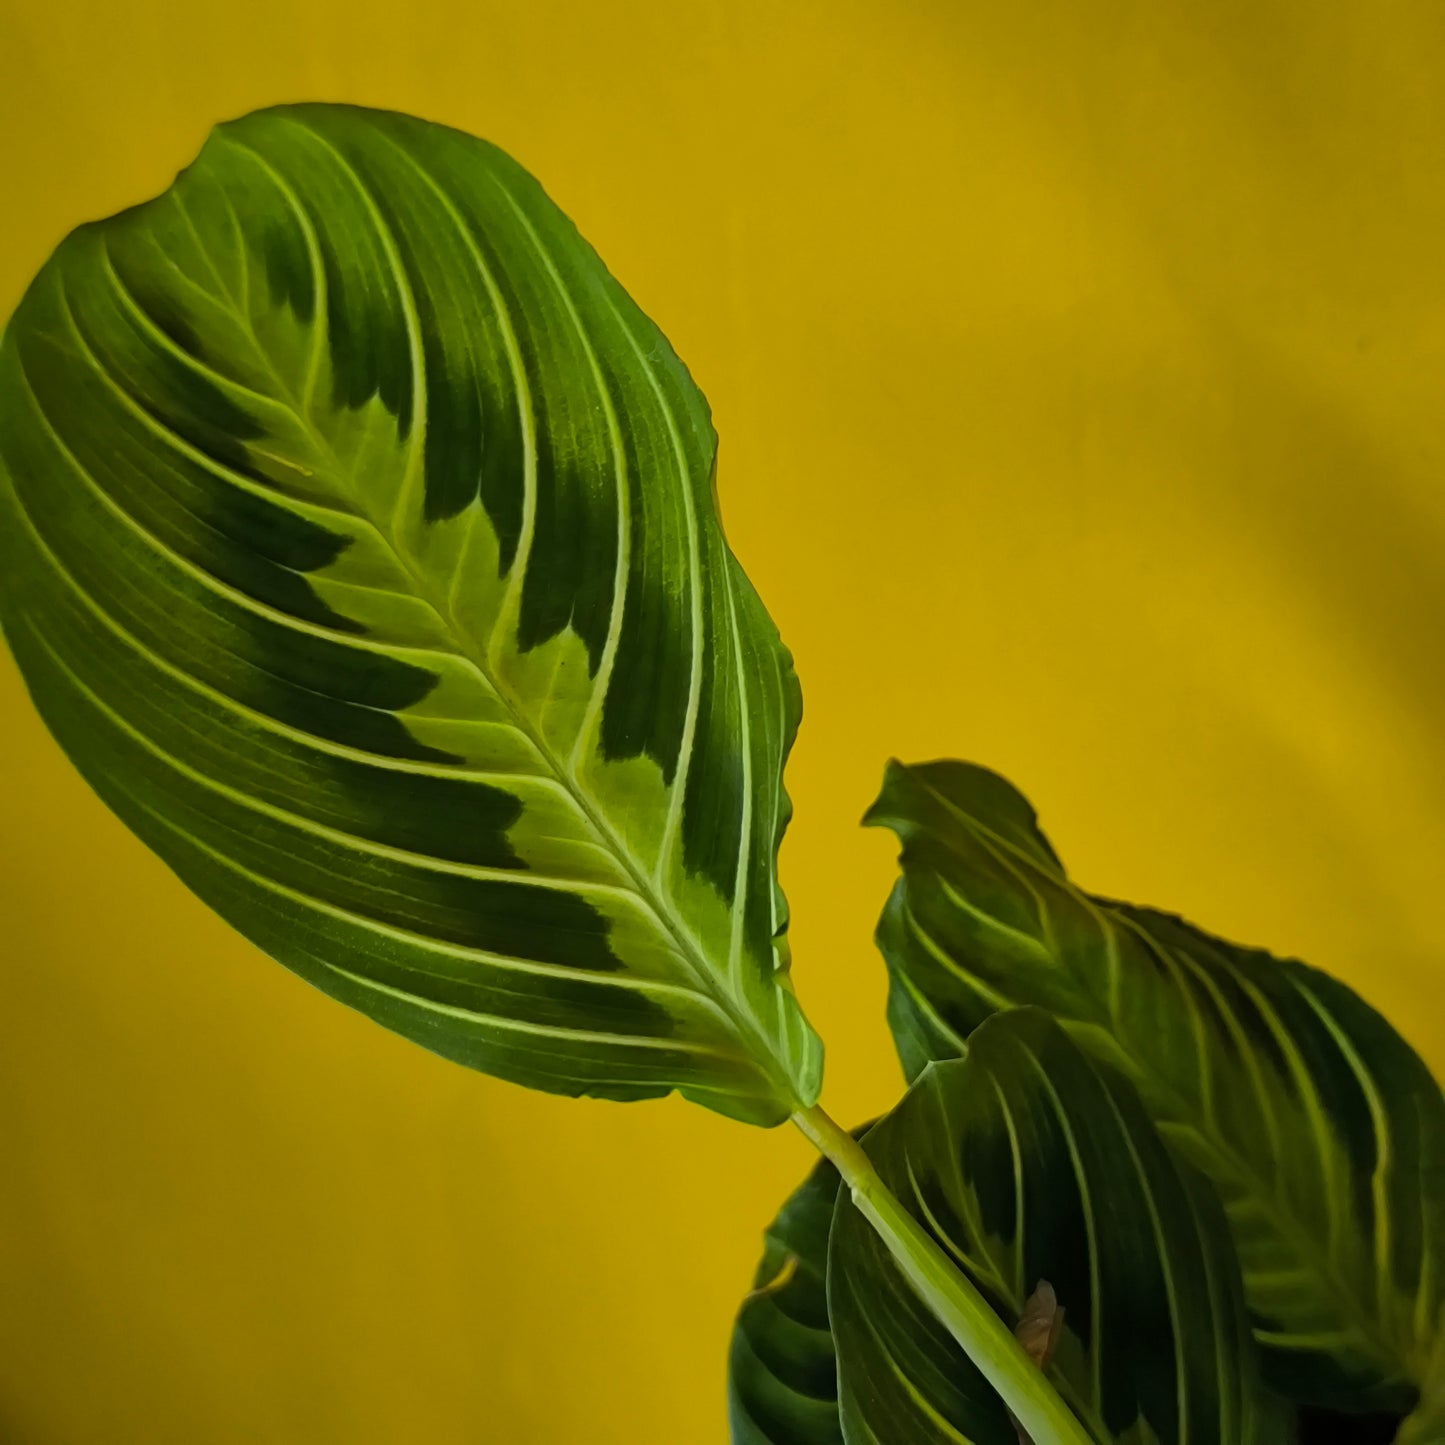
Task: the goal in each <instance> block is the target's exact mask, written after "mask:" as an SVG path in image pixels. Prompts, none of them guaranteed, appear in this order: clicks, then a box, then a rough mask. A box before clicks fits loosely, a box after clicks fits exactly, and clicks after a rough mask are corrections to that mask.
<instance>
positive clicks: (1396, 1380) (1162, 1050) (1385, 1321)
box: [869, 762, 1445, 1411]
mask: <svg viewBox="0 0 1445 1445" xmlns="http://www.w3.org/2000/svg"><path fill="white" fill-rule="evenodd" d="M869 820H870V821H872V822H875V823H882V824H886V825H887V826H889V827H891V828H893V829H894V830H895V831H896V832H897V833H898V835H899V837H900V838H901V839H902V842H903V874H902V878H901V879H900V881H899V883H898V885H897V886H896V888H895V889H894V892H893V896H892V897H891V898H890V900H889V902H888V905H887V908H886V909H885V911H884V914H883V919H882V922H881V924H880V926H879V934H878V938H879V943H880V946H881V947H882V949H883V952H884V955H885V957H886V958H887V960H888V965H889V970H890V975H891V994H890V1005H889V1012H890V1018H891V1022H892V1025H893V1031H894V1036H895V1038H896V1039H897V1042H898V1047H899V1051H900V1053H901V1054H902V1056H903V1060H904V1066H905V1068H906V1070H907V1071H908V1072H909V1073H910V1074H916V1073H917V1072H918V1071H920V1070H921V1069H923V1068H924V1067H925V1065H926V1064H927V1063H928V1062H929V1061H930V1060H932V1059H945V1058H950V1057H954V1056H956V1055H958V1054H959V1053H961V1052H962V1051H963V1050H964V1048H965V1041H966V1040H967V1039H968V1038H969V1036H970V1034H971V1033H972V1031H973V1030H974V1029H975V1028H976V1027H978V1025H979V1024H980V1023H981V1022H982V1021H983V1020H985V1019H986V1018H988V1017H989V1016H990V1015H991V1014H993V1013H994V1012H995V1011H996V1010H999V1009H1005V1008H1010V1007H1012V1006H1014V1005H1017V1004H1036V1005H1039V1006H1041V1007H1043V1008H1045V1009H1047V1010H1048V1011H1049V1012H1050V1013H1051V1014H1052V1015H1053V1016H1054V1017H1055V1018H1057V1019H1058V1020H1060V1021H1061V1022H1062V1023H1063V1024H1064V1025H1065V1026H1066V1027H1067V1028H1068V1029H1069V1030H1070V1032H1071V1033H1072V1034H1073V1036H1074V1037H1075V1038H1076V1039H1077V1040H1078V1042H1079V1043H1080V1044H1081V1045H1082V1046H1083V1047H1084V1048H1085V1049H1086V1050H1087V1051H1088V1052H1089V1053H1090V1054H1091V1055H1092V1056H1093V1057H1094V1058H1096V1059H1098V1060H1100V1061H1103V1062H1105V1063H1106V1064H1108V1065H1109V1066H1110V1067H1112V1068H1114V1069H1115V1070H1117V1071H1118V1072H1119V1073H1120V1074H1121V1075H1123V1076H1124V1077H1126V1078H1128V1079H1129V1080H1131V1081H1132V1082H1133V1083H1134V1085H1135V1086H1136V1087H1137V1088H1138V1090H1139V1093H1140V1095H1141V1096H1142V1098H1143V1100H1144V1102H1145V1105H1146V1106H1147V1107H1148V1109H1149V1111H1150V1113H1151V1115H1152V1116H1153V1118H1154V1119H1155V1120H1156V1122H1157V1123H1158V1124H1159V1126H1160V1128H1161V1130H1162V1132H1163V1133H1164V1136H1165V1138H1166V1139H1167V1140H1168V1141H1169V1143H1170V1144H1171V1145H1172V1146H1174V1148H1175V1149H1176V1150H1177V1151H1178V1152H1179V1154H1180V1155H1181V1157H1183V1158H1185V1159H1187V1160H1189V1161H1190V1162H1191V1163H1193V1164H1194V1165H1195V1166H1196V1167H1198V1168H1199V1169H1201V1170H1202V1171H1203V1172H1204V1173H1205V1174H1207V1175H1208V1176H1209V1178H1210V1179H1212V1180H1213V1181H1214V1183H1215V1185H1216V1187H1217V1188H1218V1189H1219V1191H1220V1193H1221V1195H1222V1197H1223V1199H1224V1204H1225V1208H1226V1210H1227V1211H1228V1214H1229V1218H1230V1221H1231V1224H1232V1226H1233V1230H1234V1236H1235V1240H1236V1244H1237V1247H1238V1249H1239V1252H1240V1256H1241V1260H1242V1264H1243V1267H1244V1275H1245V1283H1246V1289H1247V1294H1248V1299H1249V1304H1250V1309H1251V1313H1252V1316H1253V1319H1254V1324H1255V1331H1256V1336H1257V1338H1258V1340H1259V1341H1260V1343H1261V1344H1262V1345H1263V1346H1264V1347H1265V1351H1266V1355H1265V1366H1266V1372H1267V1374H1268V1376H1269V1377H1270V1378H1271V1380H1272V1381H1273V1382H1274V1383H1275V1384H1276V1385H1277V1386H1278V1387H1279V1388H1280V1389H1282V1390H1283V1391H1285V1392H1287V1393H1288V1394H1289V1395H1291V1396H1292V1397H1293V1398H1296V1399H1300V1400H1303V1401H1308V1402H1313V1403H1316V1404H1319V1405H1325V1406H1331V1407H1335V1408H1341V1409H1365V1408H1376V1409H1382V1410H1398V1411H1405V1410H1409V1409H1410V1408H1411V1406H1412V1404H1413V1402H1414V1399H1415V1397H1416V1394H1417V1391H1418V1387H1419V1386H1420V1384H1421V1383H1422V1381H1423V1380H1424V1379H1425V1376H1426V1371H1427V1368H1428V1363H1429V1361H1430V1359H1431V1357H1432V1351H1434V1350H1435V1349H1436V1348H1437V1347H1438V1344H1437V1338H1438V1331H1439V1321H1440V1318H1441V1307H1442V1301H1445V1100H1442V1095H1441V1090H1440V1086H1439V1085H1438V1084H1437V1083H1436V1082H1435V1080H1434V1079H1432V1078H1431V1076H1430V1073H1429V1071H1428V1070H1427V1069H1426V1068H1425V1066H1424V1064H1423V1063H1422V1062H1421V1061H1420V1059H1419V1058H1418V1057H1417V1056H1416V1054H1415V1053H1414V1052H1413V1051H1412V1050H1411V1049H1410V1047H1409V1046H1408V1045H1407V1044H1406V1043H1405V1042H1404V1040H1402V1039H1401V1038H1400V1036H1399V1035H1398V1034H1397V1033H1396V1032H1395V1031H1394V1030H1393V1029H1392V1028H1391V1027H1390V1025H1389V1024H1388V1023H1387V1022H1386V1021H1385V1020H1384V1019H1383V1018H1381V1017H1380V1015H1379V1014H1378V1013H1376V1012H1375V1011H1374V1010H1373V1009H1371V1008H1370V1007H1369V1006H1368V1005H1367V1004H1365V1003H1364V1002H1363V1001H1362V1000H1361V999H1360V998H1359V997H1358V996H1356V995H1355V994H1354V993H1353V992H1351V991H1350V990H1349V989H1348V988H1346V987H1344V985H1342V984H1340V983H1339V982H1337V981H1336V980H1334V979H1332V978H1329V977H1327V976H1326V975H1324V974H1322V973H1320V972H1318V971H1317V970H1315V969H1312V968H1308V967H1306V966H1305V965H1304V964H1301V963H1298V962H1295V961H1293V960H1280V959H1275V958H1272V957H1270V956H1269V955H1268V954H1265V953H1263V952H1260V951H1258V950H1255V949H1247V948H1240V947H1237V946H1236V945H1234V944H1230V943H1225V942H1223V941H1221V940H1219V939H1216V938H1211V937H1209V936H1208V935H1206V934H1204V933H1201V932H1200V931H1198V930H1197V929H1195V928H1192V927H1191V926H1190V925H1188V924H1186V923H1184V922H1182V921H1181V920H1180V919H1178V918H1174V917H1171V916H1169V915H1166V914H1162V913H1157V912H1152V911H1149V910H1145V909H1138V908H1132V907H1129V906H1127V905H1125V904H1120V903H1115V902H1112V901H1110V900H1107V899H1101V898H1096V897H1091V896H1090V895H1088V894H1086V893H1084V892H1083V891H1081V890H1080V889H1079V888H1077V887H1076V886H1075V885H1074V884H1073V883H1071V882H1070V881H1069V879H1068V878H1067V877H1066V875H1065V873H1064V870H1063V867H1062V865H1061V864H1060V863H1059V860H1058V858H1057V857H1056V855H1055V854H1054V852H1053V849H1052V848H1051V847H1050V846H1049V844H1048V842H1047V840H1046V839H1045V838H1044V836H1043V834H1042V833H1041V832H1040V831H1039V828H1038V826H1037V823H1036V820H1035V816H1034V812H1033V810H1032V808H1030V806H1029V805H1028V803H1027V802H1026V801H1025V800H1024V798H1023V797H1021V796H1020V795H1019V793H1018V792H1016V791H1015V790H1014V789H1013V788H1012V787H1011V786H1010V785H1009V784H1008V783H1006V782H1005V781H1004V780H1003V779H1002V778H999V777H997V776H996V775H995V774H993V773H990V772H987V771H986V770H984V769H982V768H976V767H971V766H968V765H966V764H963V763H955V762H937V763H928V764H924V765H921V766H917V767H904V766H902V765H900V764H896V763H895V764H893V765H892V766H891V767H890V768H889V771H888V775H887V779H886V782H885V784H884V789H883V794H882V796H881V797H880V799H879V800H878V802H877V803H876V804H875V805H874V807H873V809H872V811H871V813H870V814H869Z"/></svg>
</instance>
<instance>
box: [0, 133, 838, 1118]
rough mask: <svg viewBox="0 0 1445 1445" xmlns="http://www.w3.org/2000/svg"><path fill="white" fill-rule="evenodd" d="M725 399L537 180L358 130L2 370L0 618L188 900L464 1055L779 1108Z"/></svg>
mask: <svg viewBox="0 0 1445 1445" xmlns="http://www.w3.org/2000/svg"><path fill="white" fill-rule="evenodd" d="M715 444H716V442H715V437H714V434H713V431H712V428H711V425H710V422H709V420H708V414H707V408H706V404H705V403H704V401H703V398H702V396H701V394H700V393H699V392H698V390H697V388H696V387H695V386H693V384H692V382H691V381H690V379H689V377H688V375H687V373H686V371H685V370H684V369H683V367H682V365H681V363H680V362H679V361H678V360H677V358H676V357H675V356H674V355H673V353H672V352H671V350H670V349H669V348H668V346H667V343H666V342H665V341H664V339H663V338H662V336H661V335H660V334H659V332H658V331H657V329H656V328H655V327H654V326H652V325H651V323H649V322H648V321H647V319H646V318H645V317H644V316H642V314H641V313H640V312H639V311H638V309H637V308H636V307H635V306H634V305H633V304H632V302H631V301H630V300H629V299H628V297H627V296H626V295H625V293H624V292H623V291H622V289H621V288H620V287H619V286H618V285H617V283H616V282H615V281H614V280H613V279H612V278H611V276H609V275H608V273H607V272H606V270H605V269H604V267H603V266H602V264H601V262H600V261H599V260H598V259H597V257H596V255H595V254H594V253H593V251H592V250H591V249H590V247H588V246H587V244H586V243H585V242H584V241H582V240H581V238H580V237H579V236H578V235H577V233H576V231H575V230H574V229H573V228H572V226H571V225H570V223H569V222H568V221H567V220H566V218H565V217H563V216H562V215H561V213H560V212H559V211H558V210H557V209H556V208H555V207H554V206H553V205H552V204H551V202H550V201H549V200H548V199H547V198H546V196H545V195H544V194H543V193H542V191H541V189H540V188H539V187H538V186H537V184H536V183H535V182H534V181H533V180H532V179H531V178H530V177H529V176H528V175H527V174H526V173H525V172H524V171H522V170H521V168H520V167H518V166H517V165H515V164H514V163H513V162H512V161H510V160H509V159H508V158H507V157H506V156H505V155H503V154H502V153H501V152H499V151H497V150H496V149H494V148H493V147H491V146H488V145H485V144H484V143H482V142H480V141H476V140H473V139H472V138H470V137H467V136H464V135H462V134H460V133H458V132H455V131H451V130H448V129H445V128H443V127H440V126H433V125H428V124H425V123H424V122H421V121H417V120H413V119H411V118H409V117H404V116H398V115H393V114H388V113H383V112H376V111H364V110H359V109H355V108H351V107H341V106H296V107H284V108H281V109H277V110H271V111H265V112H260V113H257V114H255V115H252V116H249V117H247V118H245V119H243V120H241V121H237V122H235V123H233V124H230V125H226V126H223V127H221V128H220V129H219V130H217V131H216V132H215V133H214V135H213V136H212V138H211V140H210V141H209V142H208V143H207V145H206V147H205V149H204V150H203V152H202V153H201V155H200V157H199V158H198V159H197V161H196V162H195V163H194V164H193V165H192V166H191V167H189V168H188V169H187V170H186V171H185V172H184V173H183V174H182V175H181V176H180V177H179V178H178V179H177V181H176V183H175V185H174V186H173V187H172V188H171V189H170V190H169V191H167V192H166V193H165V194H164V195H163V196H161V197H159V198H158V199H157V200H155V201H152V202H150V203H148V204H146V205H144V206H140V207H138V208H135V209H133V210H130V211H126V212H124V213H122V214H121V215H119V216H116V217H114V218H113V219H111V220H109V221H106V222H103V223H101V224H99V225H94V226H86V227H82V228H81V229H80V230H79V231H77V232H75V233H74V234H73V235H72V236H71V237H70V238H69V239H68V240H67V241H66V242H65V243H64V244H63V245H62V246H61V247H60V249H59V250H58V252H57V253H56V255H55V256H54V257H53V258H52V259H51V261H50V262H49V263H48V264H47V265H46V267H45V268H44V270H43V271H42V272H41V274H40V276H39V277H38V278H37V280H36V281H35V283H34V284H33V285H32V286H31V288H30V290H29V291H28V292H27V294H26V296H25V299H24V301H23V302H22V303H21V306H20V308H19V310H18V311H17V313H16V315H15V317H14V319H13V320H12V321H11V323H10V325H9V327H8V329H7V332H6V336H5V342H4V348H3V353H0V464H3V467H0V469H3V473H4V487H3V492H0V497H3V501H0V507H3V549H4V551H3V569H4V570H3V597H0V609H3V621H4V627H5V632H6V636H7V638H8V640H9V642H10V645H11V647H12V649H13V650H14V652H15V655H16V658H17V660H18V661H19V663H20V666H21V669H22V671H23V673H24V675H25V678H26V681H27V684H28V686H29V687H30V690H31V693H32V695H33V696H34V698H35V700H36V702H37V704H38V705H39V707H40V710H41V712H42V713H43V714H44V716H45V719H46V721H47V723H48V724H49V726H50V727H51V729H52V731H53V732H54V733H55V734H56V736H57V738H58V739H59V740H60V742H61V744H62V745H63V746H64V747H65V749H66V750H67V752H68V753H69V754H70V755H71V757H72V758H73V759H74V760H75V762H76V763H77V765H78V766H79V767H80V769H81V770H82V772H84V774H85V775H86V777H87V778H88V779H89V780H90V782H91V783H92V784H93V785H94V787H95V788H96V790H97V791H98V792H99V793H100V794H101V796H102V797H104V798H105V800H106V801H107V802H108V803H109V804H110V805H111V807H112V808H114V809H115V811H116V812H117V813H119V814H120V816H121V817H122V818H123V819H125V821H126V822H127V823H129V824H130V826H131V827H132V828H133V829H134V830H135V831H136V832H137V833H138V834H140V836H141V837H142V838H144V839H145V841H146V842H147V843H149V844H150V845H151V847H153V848H154V849H155V850H156V851H157V852H158V853H159V854H160V855H161V856H162V857H163V858H165V859H166V861H167V862H168V863H169V864H170V865H171V866H172V867H173V868H174V869H175V870H176V871H177V873H179V874H180V875H181V877H182V878H183V879H184V880H185V881H186V882H187V883H189V884H190V885H191V887H192V888H194V889H195V890H196V891H197V892H198V893H199V894H200V895H201V896H202V897H203V898H204V899H205V900H206V901H207V902H209V903H210V904H211V905H212V906H214V907H215V908H216V909H217V910H218V911H219V912H221V913H222V914H223V915H224V916H225V917H227V918H228V919H229V920H230V921H231V922H232V923H234V924H235V925H236V926H237V927H238V928H240V929H241V930H242V931H243V932H244V933H245V934H246V935H247V936H248V937H250V938H251V939H252V940H253V941H255V942H256V943H257V944H259V945H260V946H261V947H262V948H264V949H266V950H267V951H268V952H270V953H272V954H273V955H274V956H275V957H277V958H279V959H280V960H281V961H282V962H284V963H286V964H287V965H288V966H290V967H291V968H293V969H295V970H296V971H297V972H298V973H300V974H302V975H303V976H304V977H306V978H308V979H310V980H311V981H312V982H313V983H315V984H317V985H318V986H320V987H321V988H323V989H325V990H326V991H327V992H329V993H332V994H334V995H335V996H336V997H338V998H340V999H343V1000H344V1001H345V1002H347V1003H350V1004H352V1005H354V1006H355V1007H357V1008H360V1009H362V1010H364V1011H365V1012H367V1013H369V1014H371V1015H372V1016H373V1017H374V1018H376V1019H378V1020H380V1021H381V1022H383V1023H385V1024H387V1025H388V1026H389V1027H391V1028H393V1029H396V1030H397V1031H399V1032H401V1033H403V1034H405V1035H407V1036H408V1037H410V1038H413V1039H415V1040H417V1041H418V1042H421V1043H424V1044H426V1045H427V1046H428V1047H429V1048H432V1049H434V1050H436V1051H437V1052H439V1053H442V1054H445V1055H447V1056H448V1057H451V1058H454V1059H458V1060H460V1061H462V1062H464V1063H467V1064H470V1065H472V1066H473V1067H476V1068H480V1069H484V1070H486V1071H488V1072H491V1073H494V1074H498V1075H500V1076H502V1077H504V1078H508V1079H512V1080H515V1081H516V1082H519V1083H523V1084H527V1085H531V1086H533V1087H537V1088H543V1089H551V1090H555V1091H558V1092H562V1093H569V1094H583V1093H587V1094H595V1095H602V1096H606V1097H610V1098H619V1099H635V1098H643V1097H649V1096H654V1095H659V1094H663V1093H666V1092H668V1091H669V1090H671V1089H674V1088H676V1089H679V1090H680V1091H681V1092H683V1093H684V1094H686V1095H688V1096H689V1097H691V1098H694V1099H697V1100H699V1101H701V1102H704V1103H707V1104H709V1105H710V1106H712V1107H714V1108H717V1109H719V1110H721V1111H723V1112H725V1113H729V1114H734V1115H737V1116H739V1117H742V1118H746V1119H749V1120H753V1121H755V1122H759V1123H775V1122H777V1121H778V1120H780V1119H782V1118H783V1117H785V1116H786V1115H787V1113H788V1112H789V1111H790V1109H791V1108H793V1107H794V1106H795V1105H796V1104H797V1103H799V1102H803V1103H806V1102H811V1100H812V1099H813V1097H814V1096H815V1094H816V1089H817V1078H818V1073H819V1068H820V1049H819V1046H818V1044H817V1041H816V1039H815V1038H814V1036H813V1035H812V1033H811V1031H810V1030H809V1029H808V1027H807V1025H806V1023H805V1022H804V1021H803V1019H802V1017H801V1014H800V1013H799V1011H798V1009H797V1007H796V1005H795V1003H794V1001H793V998H792V995H791V993H790V992H789V990H788V987H787V982H786V977H785V973H786V965H787V953H786V949H785V947H784V945H783V942H782V939H781V935H782V933H783V930H784V928H785V926H786V909H785V905H784V903H783V900H782V896H781V894H780V892H779V891H778V888H777V884H776V880H775V875H774V858H775V854H776V848H777V844H778V840H779V837H780V834H781V832H782V829H783V827H784V825H785V823H786V819H787V814H788V804H787V799H786V796H785V794H784V792H783V788H782V767H783V762H784V759H785V757H786V755H787V752H788V749H789V746H790V745H791V742H792V738H793V734H794V731H795V728H796V724H797V717H798V708H799V700H798V691H797V685H796V682H795V680H794V677H793V674H792V670H791V664H790V660H789V657H788V654H787V652H786V651H785V650H784V649H783V647H782V646H781V644H780V642H779V640H778V637H777V634H776V631H775V630H774V628H773V626H772V624H771V622H770V621H769V619H768V618H767V616H766V614H765V612H764V611H763V609H762V606H761V604H760V603H759V601H758V599H757V597H756V595H755V594H754V593H753V591H752V589H751V588H750V587H749V585H748V582H747V580H746V578H745V577H744V576H743V574H742V571H741V569H740V568H739V567H738V565H737V563H736V561H735V560H734V559H733V557H732V555H731V553H730V552H729V551H728V548H727V546H726V543H725V541H724V539H723V535H722V532H721V529H720V526H719V524H718V519H717V515H716V512H715V508H714V505H713V501H712V496H711V477H712V469H713V461H714V452H715Z"/></svg>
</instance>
